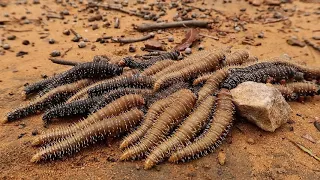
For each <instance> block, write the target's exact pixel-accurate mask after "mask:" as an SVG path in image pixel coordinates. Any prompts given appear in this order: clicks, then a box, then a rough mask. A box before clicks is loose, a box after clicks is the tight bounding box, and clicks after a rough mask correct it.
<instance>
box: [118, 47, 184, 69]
mask: <svg viewBox="0 0 320 180" xmlns="http://www.w3.org/2000/svg"><path fill="white" fill-rule="evenodd" d="M179 55H180V52H179V51H172V52H165V53H162V54H160V55H159V56H155V57H152V58H151V59H149V60H144V61H141V62H137V61H134V60H133V59H132V58H131V57H126V58H124V59H123V62H122V63H121V64H122V65H124V66H128V67H130V68H132V69H136V68H138V69H145V68H148V67H149V66H152V65H154V64H155V63H156V62H159V61H162V60H165V59H171V60H177V59H178V57H179Z"/></svg>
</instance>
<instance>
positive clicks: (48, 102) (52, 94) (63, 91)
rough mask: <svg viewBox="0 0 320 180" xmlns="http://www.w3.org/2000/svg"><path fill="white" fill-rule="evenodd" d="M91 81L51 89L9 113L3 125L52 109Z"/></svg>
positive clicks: (85, 80) (81, 81)
mask: <svg viewBox="0 0 320 180" xmlns="http://www.w3.org/2000/svg"><path fill="white" fill-rule="evenodd" d="M91 82H92V81H91V80H89V79H84V80H80V81H77V82H74V83H72V84H66V85H63V86H59V87H57V88H54V89H52V90H51V91H49V92H48V93H46V94H44V95H43V96H41V97H37V98H36V99H35V100H34V101H32V102H30V103H28V104H27V105H24V106H22V107H20V108H17V109H16V110H14V111H12V112H10V113H8V114H7V116H6V117H5V119H4V121H3V123H5V122H8V121H14V120H17V119H20V118H24V117H26V116H29V115H32V114H35V113H36V112H37V111H42V110H44V109H46V108H48V107H52V106H54V105H56V104H58V103H61V102H64V101H65V100H66V99H68V97H70V96H71V95H72V94H74V93H75V92H76V91H77V90H78V89H81V88H83V87H85V86H87V85H88V84H90V83H91Z"/></svg>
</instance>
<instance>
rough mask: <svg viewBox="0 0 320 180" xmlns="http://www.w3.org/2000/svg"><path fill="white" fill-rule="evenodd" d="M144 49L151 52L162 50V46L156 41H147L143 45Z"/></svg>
mask: <svg viewBox="0 0 320 180" xmlns="http://www.w3.org/2000/svg"><path fill="white" fill-rule="evenodd" d="M144 46H145V48H146V49H153V50H164V49H165V48H164V46H163V45H162V44H161V42H159V41H156V40H148V41H147V42H145V44H144Z"/></svg>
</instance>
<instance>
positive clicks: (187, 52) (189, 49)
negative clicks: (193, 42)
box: [184, 48, 192, 54]
mask: <svg viewBox="0 0 320 180" xmlns="http://www.w3.org/2000/svg"><path fill="white" fill-rule="evenodd" d="M184 52H185V53H186V54H191V53H192V50H191V48H186V49H185V50H184Z"/></svg>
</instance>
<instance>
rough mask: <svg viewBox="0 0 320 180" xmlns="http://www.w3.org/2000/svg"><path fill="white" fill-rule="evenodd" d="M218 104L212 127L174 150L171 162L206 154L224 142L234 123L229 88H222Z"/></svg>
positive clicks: (233, 109)
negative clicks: (189, 142)
mask: <svg viewBox="0 0 320 180" xmlns="http://www.w3.org/2000/svg"><path fill="white" fill-rule="evenodd" d="M216 104H217V106H216V111H215V113H214V116H213V120H212V122H211V124H210V128H209V129H207V131H206V132H205V134H203V135H201V136H199V138H197V139H196V140H195V141H194V142H193V143H191V144H190V145H188V146H186V147H184V148H182V149H180V150H178V151H176V152H174V153H173V154H172V155H171V156H170V158H169V162H178V161H180V160H185V159H187V158H195V157H197V156H199V155H206V154H207V153H208V152H211V151H213V150H214V149H216V148H217V147H218V146H219V145H220V144H221V143H222V141H223V140H224V139H225V137H226V135H227V133H228V131H229V129H230V127H231V125H232V122H233V115H234V112H235V107H234V105H233V102H232V96H231V94H230V92H229V90H226V89H221V91H220V92H219V94H218V99H217V103H216Z"/></svg>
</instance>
